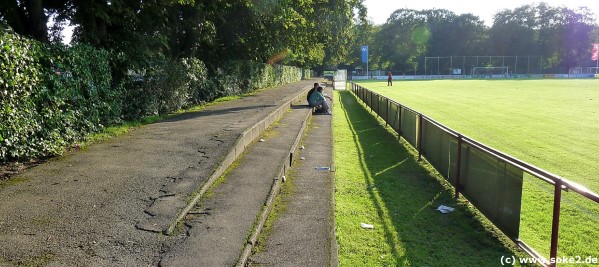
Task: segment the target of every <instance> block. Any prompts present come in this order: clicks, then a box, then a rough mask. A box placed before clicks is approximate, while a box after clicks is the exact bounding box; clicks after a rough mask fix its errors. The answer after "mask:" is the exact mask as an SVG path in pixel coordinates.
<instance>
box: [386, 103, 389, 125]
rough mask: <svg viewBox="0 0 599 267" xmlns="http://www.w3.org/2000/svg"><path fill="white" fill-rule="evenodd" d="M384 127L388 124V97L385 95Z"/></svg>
mask: <svg viewBox="0 0 599 267" xmlns="http://www.w3.org/2000/svg"><path fill="white" fill-rule="evenodd" d="M385 100H386V101H385V127H388V126H389V98H386V97H385Z"/></svg>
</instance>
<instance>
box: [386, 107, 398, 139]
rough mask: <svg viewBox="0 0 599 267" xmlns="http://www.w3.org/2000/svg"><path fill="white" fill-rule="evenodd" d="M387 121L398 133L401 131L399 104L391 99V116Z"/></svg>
mask: <svg viewBox="0 0 599 267" xmlns="http://www.w3.org/2000/svg"><path fill="white" fill-rule="evenodd" d="M387 123H388V124H389V125H390V126H391V128H393V130H395V132H396V133H400V131H399V105H398V104H397V103H393V102H391V101H389V118H388V119H387Z"/></svg>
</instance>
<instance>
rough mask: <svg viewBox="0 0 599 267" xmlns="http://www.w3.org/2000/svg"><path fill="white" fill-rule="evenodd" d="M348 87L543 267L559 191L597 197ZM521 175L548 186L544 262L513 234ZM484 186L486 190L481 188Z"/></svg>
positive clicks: (555, 226) (554, 230) (555, 228)
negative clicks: (549, 210) (549, 200)
mask: <svg viewBox="0 0 599 267" xmlns="http://www.w3.org/2000/svg"><path fill="white" fill-rule="evenodd" d="M351 91H352V93H353V94H354V95H355V96H357V97H358V98H359V99H360V100H362V101H363V102H364V103H365V104H366V105H367V106H368V107H369V108H370V109H371V110H372V111H373V112H375V113H376V114H377V115H378V116H380V117H381V118H382V119H383V120H384V121H385V122H386V124H387V126H391V128H393V129H394V130H395V131H396V132H397V133H398V134H399V135H400V136H401V137H404V139H405V140H406V141H407V142H408V143H409V144H410V145H412V146H413V147H414V148H415V149H417V150H418V157H419V159H420V158H421V157H423V156H424V157H425V158H426V159H427V160H428V161H429V163H431V165H432V166H433V167H435V169H437V171H438V172H439V173H440V174H441V175H442V176H443V177H444V178H445V179H447V180H448V181H449V183H450V184H452V186H453V187H454V189H455V197H456V198H458V197H459V195H460V194H462V195H464V196H465V197H466V199H468V200H469V201H470V202H471V203H472V204H473V205H474V206H475V207H476V208H477V209H478V210H479V211H481V213H483V214H484V215H485V216H486V217H487V218H488V219H489V220H490V221H491V222H493V224H494V225H495V226H497V228H499V229H500V230H501V231H502V232H503V233H504V234H506V236H508V237H509V238H510V239H511V240H512V241H514V242H515V243H516V244H517V245H518V246H519V247H521V248H522V249H523V250H524V251H525V252H526V253H528V254H529V255H531V256H533V257H536V258H537V259H541V260H542V265H544V266H555V262H556V260H555V259H556V258H557V249H558V238H559V227H560V211H561V201H562V190H569V191H573V192H576V193H578V194H579V195H581V196H583V197H585V198H586V199H589V200H591V201H593V202H595V203H599V195H598V194H597V193H594V192H592V191H590V190H588V189H587V188H585V187H584V186H581V185H579V184H577V183H574V182H571V181H569V180H567V179H564V178H563V177H560V176H558V175H556V174H553V173H550V172H548V171H545V170H543V169H541V168H538V167H536V166H534V165H531V164H529V163H526V162H524V161H522V160H519V159H517V158H514V157H512V156H509V155H507V154H505V153H503V152H501V151H498V150H496V149H493V148H491V147H489V146H487V145H485V144H482V143H480V142H477V141H476V140H473V139H471V138H469V137H467V136H464V135H462V134H460V133H458V132H456V131H454V130H452V129H450V128H448V127H446V126H444V125H443V124H441V123H439V122H437V121H435V120H433V119H431V118H429V117H427V116H425V115H423V114H421V113H419V112H417V111H415V110H412V109H410V108H408V107H405V106H403V105H401V104H399V103H397V102H395V101H393V100H390V99H388V98H387V97H384V96H382V95H379V94H377V93H375V92H372V91H370V90H368V89H366V88H364V87H362V86H360V85H357V84H355V83H351ZM435 149H437V150H438V153H436V152H437V151H435ZM523 173H528V174H530V175H532V176H534V177H536V178H538V179H540V180H541V181H544V182H546V183H548V184H551V185H553V213H552V227H551V242H550V244H551V245H550V251H549V256H550V260H547V259H545V258H544V257H543V256H542V255H541V254H540V253H538V252H537V251H535V250H534V249H533V248H532V247H530V246H529V245H527V244H526V243H525V242H524V241H523V240H520V238H519V226H520V213H521V212H520V206H521V201H522V181H523ZM493 175H495V176H493ZM489 177H491V178H489ZM493 177H495V179H493ZM489 184H490V185H491V186H490V188H491V189H490V190H487V191H485V190H484V187H485V185H486V186H487V187H489ZM481 185H482V186H481ZM496 186H499V188H497V187H496ZM469 187H477V188H469ZM493 187H495V188H493ZM481 190H482V193H480V192H478V191H481ZM493 191H494V192H493ZM499 191H501V192H499ZM498 192H499V193H498ZM494 193H495V194H494ZM481 194H485V195H484V198H481V196H480V195H481ZM489 194H491V195H489ZM493 194H494V195H493ZM489 199H491V200H489ZM489 202H491V203H489Z"/></svg>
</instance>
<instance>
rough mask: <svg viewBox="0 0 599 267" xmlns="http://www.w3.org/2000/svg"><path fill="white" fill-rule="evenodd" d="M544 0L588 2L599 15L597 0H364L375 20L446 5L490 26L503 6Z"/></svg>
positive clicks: (563, 3) (559, 3) (550, 0)
mask: <svg viewBox="0 0 599 267" xmlns="http://www.w3.org/2000/svg"><path fill="white" fill-rule="evenodd" d="M538 2H545V3H547V4H549V5H551V6H566V7H568V8H571V9H574V10H576V9H578V7H580V6H586V7H588V8H590V9H591V11H592V12H593V13H595V15H596V17H597V16H599V1H598V0H545V1H531V0H494V1H489V0H417V1H414V0H405V1H404V0H364V5H365V6H366V8H368V17H369V18H370V19H371V20H372V21H374V23H375V24H383V23H385V22H386V21H387V19H388V18H389V15H391V13H393V11H395V10H397V9H400V8H409V9H416V10H422V9H433V8H436V9H447V10H451V11H453V12H455V13H456V14H458V15H459V14H464V13H472V14H474V15H476V16H478V17H479V18H480V19H481V20H483V21H484V22H485V24H486V25H487V26H491V24H492V23H493V14H495V13H496V12H497V11H499V10H502V9H514V8H516V7H520V6H523V5H525V4H534V3H538Z"/></svg>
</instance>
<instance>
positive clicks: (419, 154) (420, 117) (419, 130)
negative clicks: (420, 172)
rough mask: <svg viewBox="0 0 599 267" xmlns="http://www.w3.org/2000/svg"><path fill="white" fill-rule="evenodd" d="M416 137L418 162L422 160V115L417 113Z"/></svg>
mask: <svg viewBox="0 0 599 267" xmlns="http://www.w3.org/2000/svg"><path fill="white" fill-rule="evenodd" d="M416 128H417V131H418V136H417V137H416V144H418V161H420V160H421V159H422V114H420V113H418V127H416Z"/></svg>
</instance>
